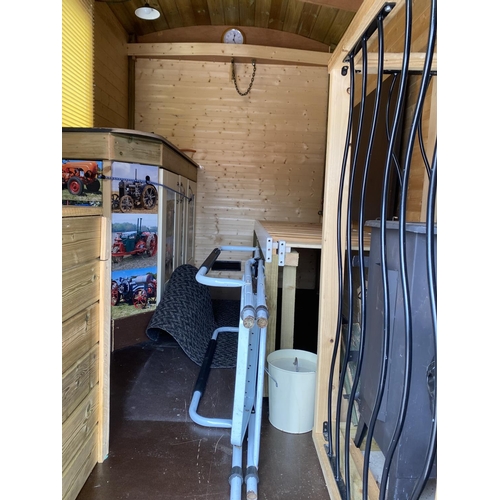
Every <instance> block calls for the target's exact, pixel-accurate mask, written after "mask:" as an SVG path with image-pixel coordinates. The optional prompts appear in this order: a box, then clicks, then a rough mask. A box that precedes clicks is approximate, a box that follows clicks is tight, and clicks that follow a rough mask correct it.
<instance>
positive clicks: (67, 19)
mask: <svg viewBox="0 0 500 500" xmlns="http://www.w3.org/2000/svg"><path fill="white" fill-rule="evenodd" d="M93 60H94V0H63V1H62V126H63V127H92V126H93V116H94V78H93V73H94V72H93Z"/></svg>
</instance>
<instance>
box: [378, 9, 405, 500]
mask: <svg viewBox="0 0 500 500" xmlns="http://www.w3.org/2000/svg"><path fill="white" fill-rule="evenodd" d="M405 6H406V8H405V42H404V49H403V65H402V71H401V78H402V81H401V83H400V92H399V95H398V99H399V98H402V96H403V95H404V93H402V91H403V92H405V91H406V80H407V78H408V64H409V59H410V51H411V32H412V2H411V1H407V2H406V3H405ZM399 104H400V102H398V105H399ZM397 121H398V120H397V119H396V120H395V124H396V123H397ZM391 139H392V137H391ZM410 149H411V148H408V149H407V151H406V158H405V160H406V162H405V164H404V170H403V182H402V188H401V203H400V211H399V220H400V223H399V240H400V241H399V244H400V245H399V248H400V261H401V277H402V288H403V306H404V315H405V339H406V346H405V358H406V359H405V369H404V383H403V387H404V391H403V397H402V401H401V407H400V411H399V414H398V418H397V423H396V427H395V429H394V433H393V435H392V438H391V441H390V445H389V447H388V449H387V452H386V456H385V461H384V467H383V471H382V477H381V480H380V494H379V498H380V500H383V499H384V498H385V494H386V489H387V480H388V476H389V470H390V467H391V463H392V459H393V457H394V452H395V450H396V446H397V444H398V441H399V437H400V435H401V431H402V428H403V423H404V419H405V417H406V410H407V406H408V394H409V389H410V380H411V354H412V353H411V320H410V319H411V318H410V303H409V294H408V282H407V281H408V279H407V266H406V255H405V237H406V235H405V226H406V201H407V199H406V197H407V191H408V182H409V167H408V166H407V163H408V161H407V160H408V158H411V156H410V157H409V156H408V152H409V150H410ZM389 153H391V151H390V150H389ZM384 215H385V216H384V217H382V218H381V231H380V234H381V248H382V255H383V257H382V261H384V260H385V251H386V242H385V232H386V223H385V222H386V214H384ZM386 273H387V267H385V273H384V313H385V308H386V307H387V308H388V304H387V305H385V302H386V300H385V299H386V298H388V297H386V296H385V293H386V286H387V292H388V281H387V275H386ZM384 327H385V328H386V329H388V328H389V317H388V316H384ZM377 414H378V410H377V411H376V412H375V410H374V411H373V414H372V418H371V421H370V425H371V424H372V420H374V419H376V417H377ZM373 425H374V423H373Z"/></svg>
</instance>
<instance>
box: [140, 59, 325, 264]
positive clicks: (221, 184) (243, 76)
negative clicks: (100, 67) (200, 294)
mask: <svg viewBox="0 0 500 500" xmlns="http://www.w3.org/2000/svg"><path fill="white" fill-rule="evenodd" d="M251 71H252V65H251V64H250V63H245V64H242V63H236V75H237V78H238V86H239V88H240V90H241V91H245V90H246V89H247V87H248V85H249V83H250V79H251ZM327 103H328V74H327V69H326V68H319V67H301V66H294V65H279V64H269V65H266V64H257V69H256V74H255V80H254V84H253V87H252V89H251V91H250V93H249V94H248V95H247V96H244V97H242V96H240V95H239V94H238V93H237V92H236V89H235V87H234V83H233V82H232V80H231V64H230V62H199V61H189V60H154V59H138V60H137V61H136V103H135V106H136V115H135V128H136V129H138V130H143V131H147V132H154V133H156V134H160V135H162V136H164V137H166V138H167V139H168V140H169V141H171V142H172V143H173V144H175V145H176V146H177V147H179V148H180V149H184V148H186V149H193V150H195V151H196V152H195V153H194V154H193V156H192V157H193V159H194V160H195V161H196V162H198V163H199V164H200V165H201V166H202V169H201V170H200V171H199V172H198V198H197V208H196V210H197V217H196V255H195V261H196V263H195V265H200V264H201V263H202V262H203V260H204V259H205V258H206V256H207V255H208V254H209V253H210V252H211V251H212V250H213V249H214V248H215V247H217V246H220V245H240V244H243V245H251V244H252V242H253V240H252V238H253V226H254V221H255V220H259V219H261V220H290V221H302V222H319V221H320V217H319V215H318V211H320V210H321V208H322V196H323V175H324V162H325V141H326V119H327Z"/></svg>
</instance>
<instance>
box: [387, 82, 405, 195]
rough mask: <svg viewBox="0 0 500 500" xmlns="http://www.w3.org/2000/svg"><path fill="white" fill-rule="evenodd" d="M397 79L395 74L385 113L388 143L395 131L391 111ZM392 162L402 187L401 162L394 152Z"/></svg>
mask: <svg viewBox="0 0 500 500" xmlns="http://www.w3.org/2000/svg"><path fill="white" fill-rule="evenodd" d="M397 78H398V73H393V74H392V82H391V87H390V89H389V99H388V100H387V107H386V109H385V113H386V117H385V135H386V137H387V140H388V141H389V140H390V136H391V134H390V133H389V131H390V130H393V127H391V126H390V123H391V120H390V116H389V114H390V110H391V102H392V93H393V92H394V86H395V85H396V81H397ZM392 160H393V161H394V165H395V167H396V173H397V174H398V181H399V185H400V186H401V183H402V182H403V181H402V179H401V167H400V166H399V161H398V158H397V156H396V153H395V151H394V150H393V151H392Z"/></svg>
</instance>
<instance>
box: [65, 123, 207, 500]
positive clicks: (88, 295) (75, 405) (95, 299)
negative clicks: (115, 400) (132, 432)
mask: <svg viewBox="0 0 500 500" xmlns="http://www.w3.org/2000/svg"><path fill="white" fill-rule="evenodd" d="M62 162H63V195H62V200H63V201H62V204H63V207H62V215H63V219H62V221H63V231H62V235H63V242H62V245H63V251H62V281H63V296H62V306H63V307H62V309H63V317H62V365H63V373H62V403H63V404H62V412H63V414H62V434H63V447H62V457H63V471H62V481H63V500H74V499H75V498H76V497H77V495H78V493H79V491H80V489H81V487H82V486H83V484H84V483H85V481H86V479H87V477H88V475H89V474H90V472H91V471H92V469H93V468H94V466H95V464H96V463H97V462H102V461H103V460H104V459H105V458H106V456H107V453H108V446H109V359H110V353H111V351H112V349H113V340H114V339H113V336H114V331H113V324H114V323H113V320H114V315H115V314H116V317H119V318H123V317H126V316H127V315H130V314H138V313H141V312H143V311H144V310H151V309H153V308H154V307H156V303H157V302H159V300H161V291H162V289H163V287H164V284H165V283H166V281H167V280H168V279H169V278H170V275H171V274H172V271H173V269H175V268H176V267H177V266H179V265H181V264H184V263H188V262H189V263H194V242H195V241H194V237H195V214H196V197H195V194H196V180H197V169H198V165H197V164H196V163H195V162H194V161H193V160H191V159H190V158H189V157H188V156H186V155H185V154H184V153H183V152H181V151H180V150H178V149H177V148H176V147H175V146H173V145H172V144H170V143H169V142H168V141H167V140H166V139H164V138H163V137H160V136H157V135H155V134H147V133H143V132H138V131H134V130H125V129H101V128H99V129H95V128H94V129H85V128H63V130H62ZM96 171H97V172H96ZM90 175H92V178H90V177H89V176H90ZM96 179H97V180H98V182H97V180H96ZM90 181H92V182H90Z"/></svg>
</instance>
